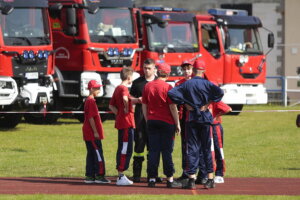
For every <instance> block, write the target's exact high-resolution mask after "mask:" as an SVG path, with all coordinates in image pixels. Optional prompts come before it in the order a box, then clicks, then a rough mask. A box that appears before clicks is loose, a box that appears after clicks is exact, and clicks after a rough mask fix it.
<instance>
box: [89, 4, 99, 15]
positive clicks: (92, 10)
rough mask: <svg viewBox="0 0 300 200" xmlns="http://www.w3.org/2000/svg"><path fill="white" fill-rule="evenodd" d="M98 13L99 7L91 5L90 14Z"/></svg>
mask: <svg viewBox="0 0 300 200" xmlns="http://www.w3.org/2000/svg"><path fill="white" fill-rule="evenodd" d="M98 11H99V7H98V6H94V5H89V7H88V12H89V13H90V14H96V13H97V12H98Z"/></svg>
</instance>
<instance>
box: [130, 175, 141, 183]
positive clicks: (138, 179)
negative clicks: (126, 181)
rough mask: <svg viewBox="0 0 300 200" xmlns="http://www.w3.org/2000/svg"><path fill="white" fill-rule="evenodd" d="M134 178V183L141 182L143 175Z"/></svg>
mask: <svg viewBox="0 0 300 200" xmlns="http://www.w3.org/2000/svg"><path fill="white" fill-rule="evenodd" d="M132 180H133V182H134V183H140V182H141V177H137V176H134V177H133V178H132Z"/></svg>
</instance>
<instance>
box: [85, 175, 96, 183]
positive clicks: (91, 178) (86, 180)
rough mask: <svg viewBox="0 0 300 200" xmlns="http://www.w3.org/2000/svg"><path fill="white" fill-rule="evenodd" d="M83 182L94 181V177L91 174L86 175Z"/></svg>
mask: <svg viewBox="0 0 300 200" xmlns="http://www.w3.org/2000/svg"><path fill="white" fill-rule="evenodd" d="M84 182H85V183H88V184H91V183H95V179H94V178H93V177H91V176H86V177H85V179H84Z"/></svg>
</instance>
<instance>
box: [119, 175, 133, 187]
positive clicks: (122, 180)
mask: <svg viewBox="0 0 300 200" xmlns="http://www.w3.org/2000/svg"><path fill="white" fill-rule="evenodd" d="M116 184H117V185H132V184H133V182H132V181H131V180H129V179H128V178H127V177H126V176H125V175H123V176H122V177H119V178H118V180H117V183H116Z"/></svg>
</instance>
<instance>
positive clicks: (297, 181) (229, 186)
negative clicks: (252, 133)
mask: <svg viewBox="0 0 300 200" xmlns="http://www.w3.org/2000/svg"><path fill="white" fill-rule="evenodd" d="M109 179H110V180H112V183H110V184H108V185H101V184H85V183H83V180H82V179H79V178H49V177H47V178H44V177H24V178H19V177H15V178H13V177H9V178H5V177H1V178H0V194H71V195H72V194H90V195H96V194H97V195H112V194H115V195H126V194H184V195H201V194H206V195H207V194H211V195H217V194H225V195H297V196H298V195H300V178H225V183H224V184H217V187H216V188H214V189H209V190H207V189H203V187H202V186H197V190H185V189H169V188H166V184H165V183H162V184H157V186H156V188H148V187H147V183H146V182H142V183H138V184H136V183H135V184H134V185H132V186H116V185H115V180H116V178H115V177H109Z"/></svg>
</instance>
